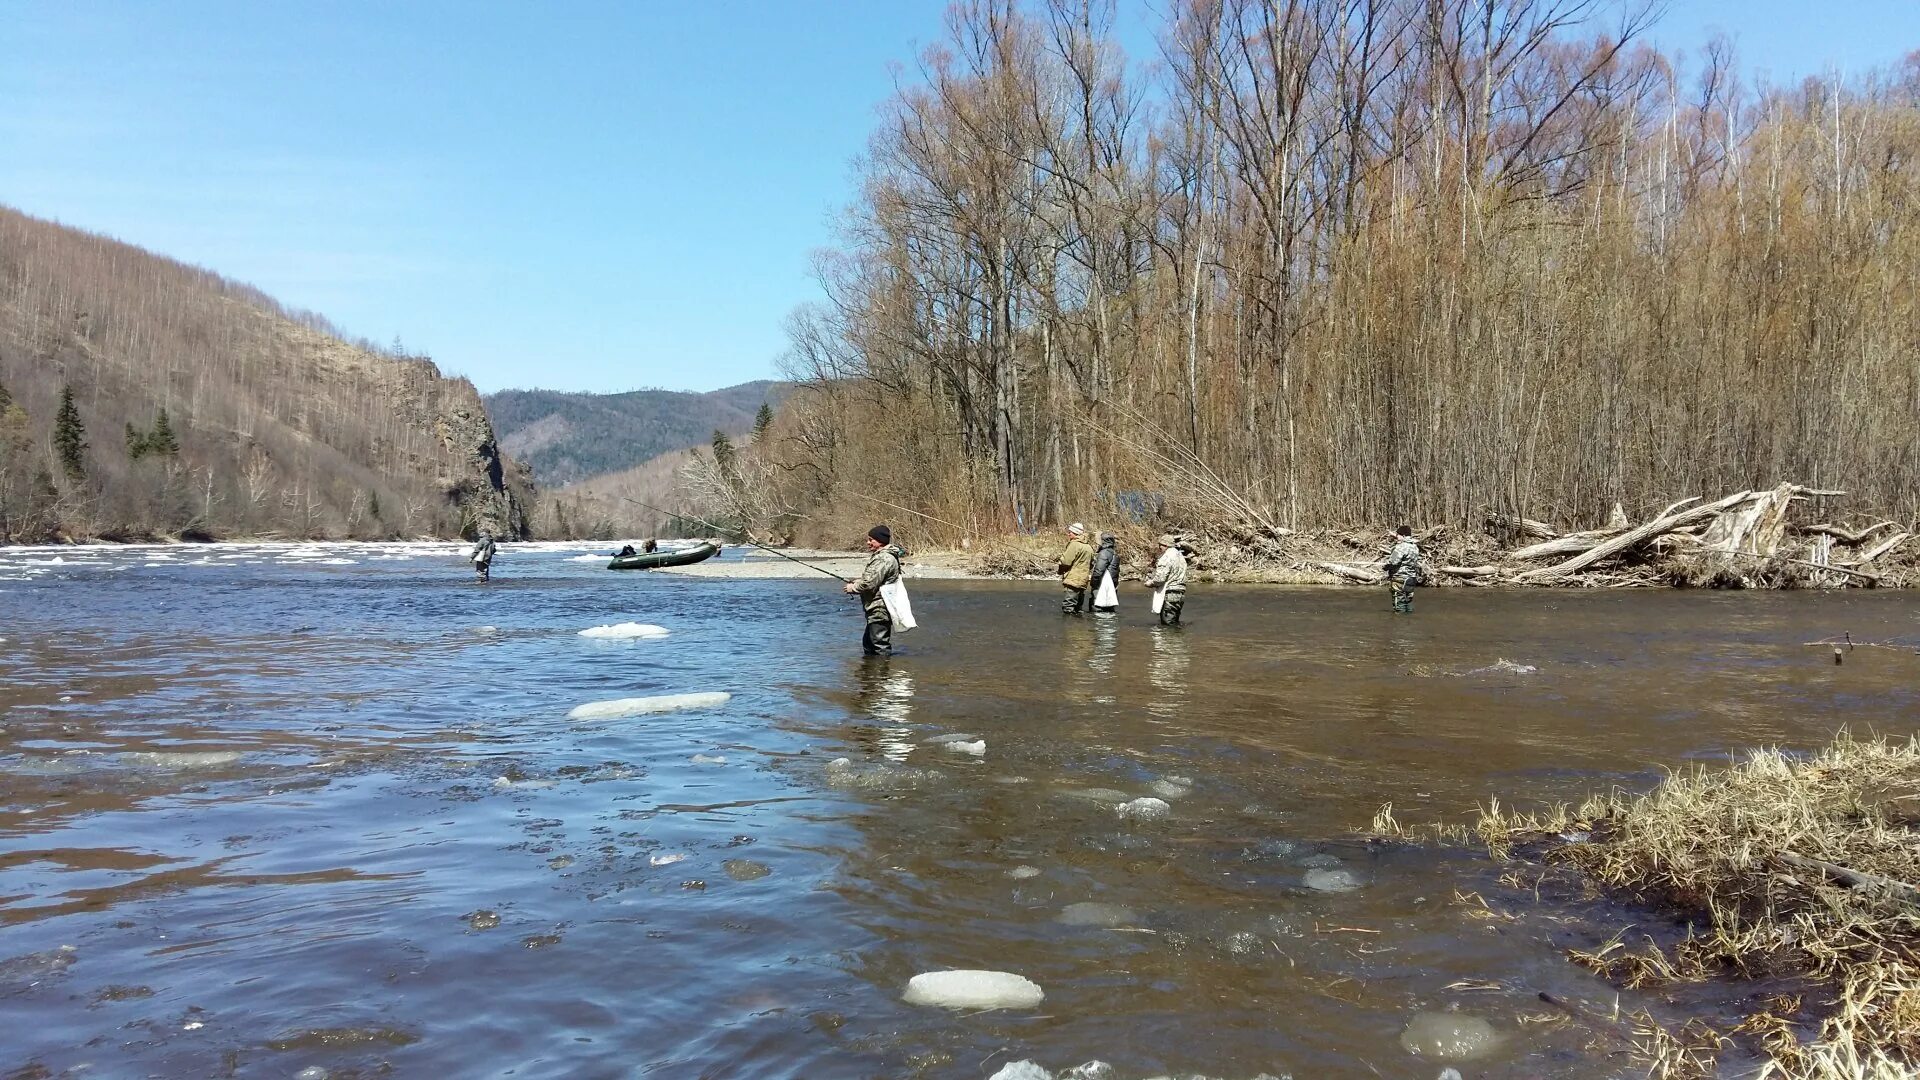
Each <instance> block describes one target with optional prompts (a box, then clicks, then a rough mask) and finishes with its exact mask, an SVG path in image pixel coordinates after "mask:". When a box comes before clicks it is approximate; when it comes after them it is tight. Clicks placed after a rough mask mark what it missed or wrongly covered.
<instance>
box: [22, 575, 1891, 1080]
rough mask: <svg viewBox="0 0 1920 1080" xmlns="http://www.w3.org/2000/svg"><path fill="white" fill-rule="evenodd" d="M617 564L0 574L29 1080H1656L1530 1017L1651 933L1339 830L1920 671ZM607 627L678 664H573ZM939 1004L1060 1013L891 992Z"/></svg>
mask: <svg viewBox="0 0 1920 1080" xmlns="http://www.w3.org/2000/svg"><path fill="white" fill-rule="evenodd" d="M590 550H591V548H590V547H587V546H582V545H572V546H568V545H547V546H543V547H541V548H539V549H524V548H519V547H517V546H510V547H508V548H505V549H503V551H502V554H501V556H500V558H499V561H497V562H496V564H495V580H494V583H493V584H492V585H490V586H487V587H484V588H482V587H478V586H475V585H472V584H470V583H469V578H470V572H469V571H468V570H467V568H466V567H465V566H464V564H463V562H462V557H461V551H460V549H459V548H457V547H456V546H453V545H424V544H423V545H299V546H292V545H281V546H264V545H256V546H220V547H210V548H185V547H175V548H166V549H159V548H142V549H126V550H104V549H80V550H74V549H66V550H61V551H57V552H56V551H51V550H22V549H0V710H3V711H0V1001H4V1008H5V1010H6V1016H7V1020H8V1023H7V1024H6V1025H4V1028H0V1071H10V1070H13V1069H18V1068H22V1067H25V1066H30V1065H37V1066H39V1067H40V1068H42V1069H44V1070H45V1071H46V1072H48V1073H51V1074H53V1075H59V1074H61V1073H63V1072H66V1071H69V1070H81V1069H82V1068H85V1069H86V1070H87V1071H89V1072H90V1073H91V1074H93V1075H163V1076H183V1077H184V1076H212V1075H241V1076H255V1075H258V1076H291V1075H294V1074H295V1073H297V1072H299V1071H300V1070H302V1069H306V1068H310V1067H319V1068H323V1069H327V1070H330V1073H331V1075H333V1076H335V1077H340V1076H348V1075H372V1074H375V1073H377V1072H380V1071H381V1070H382V1069H384V1068H391V1070H392V1071H393V1073H394V1074H396V1075H401V1076H406V1075H447V1076H473V1075H494V1074H508V1073H511V1074H512V1075H515V1076H522V1077H526V1076H615V1075H621V1076H625V1075H635V1074H650V1075H662V1076H675V1077H678V1076H713V1077H720V1076H728V1077H732V1076H752V1077H789V1076H793V1077H798V1076H808V1077H816V1076H835V1077H838V1076H849V1077H854V1076H876V1077H877V1076H926V1077H949V1076H951V1077H975V1076H980V1077H984V1076H988V1075H991V1074H992V1073H993V1072H994V1071H996V1070H997V1069H999V1068H1000V1067H1001V1066H1003V1065H1006V1064H1008V1063H1009V1062H1012V1061H1015V1060H1020V1059H1032V1060H1034V1061H1037V1062H1040V1063H1042V1064H1043V1065H1046V1066H1048V1067H1050V1068H1053V1069H1064V1068H1066V1067H1067V1066H1070V1065H1074V1064H1077V1063H1079V1062H1082V1061H1086V1060H1088V1059H1091V1058H1100V1059H1103V1060H1105V1061H1109V1062H1112V1063H1113V1064H1114V1066H1115V1068H1116V1074H1117V1075H1118V1076H1119V1077H1122V1078H1133V1077H1145V1076H1151V1075H1156V1074H1158V1073H1161V1072H1175V1073H1180V1074H1186V1073H1194V1072H1202V1073H1206V1074H1208V1075H1212V1076H1224V1077H1234V1078H1240V1077H1247V1076H1251V1075H1253V1074H1256V1073H1260V1072H1263V1071H1264V1072H1268V1073H1273V1074H1276V1075H1278V1074H1292V1075H1293V1076H1296V1077H1309V1076H1311V1077H1349V1076H1351V1077H1371V1076H1376V1075H1379V1076H1417V1077H1432V1076H1435V1075H1438V1073H1439V1071H1440V1069H1441V1068H1442V1067H1443V1066H1444V1065H1445V1064H1447V1063H1446V1062H1441V1061H1436V1060H1430V1059H1426V1058H1422V1057H1418V1056H1415V1054H1414V1053H1413V1052H1412V1051H1410V1050H1409V1049H1408V1046H1409V1045H1414V1046H1418V1045H1423V1043H1422V1042H1421V1040H1420V1038H1417V1037H1415V1038H1409V1039H1407V1040H1403V1039H1402V1034H1403V1032H1404V1031H1405V1030H1406V1029H1407V1026H1408V1023H1409V1021H1410V1020H1412V1019H1413V1018H1414V1017H1415V1016H1417V1015H1420V1014H1423V1013H1436V1012H1439V1013H1445V1012H1448V1011H1450V1010H1457V1011H1460V1012H1463V1013H1466V1014H1468V1015H1469V1016H1473V1017H1479V1018H1482V1019H1484V1020H1486V1021H1488V1022H1489V1023H1490V1024H1491V1025H1492V1028H1493V1030H1494V1031H1495V1033H1496V1034H1497V1036H1498V1038H1497V1040H1495V1041H1494V1042H1493V1044H1492V1049H1490V1050H1488V1051H1486V1052H1485V1054H1484V1056H1482V1057H1480V1058H1478V1059H1475V1060H1473V1061H1471V1062H1465V1063H1457V1064H1456V1067H1458V1068H1461V1069H1462V1071H1463V1073H1464V1074H1465V1075H1468V1076H1485V1077H1529V1076H1542V1075H1553V1076H1570V1077H1603V1076H1624V1075H1633V1074H1635V1070H1634V1069H1633V1068H1632V1067H1631V1065H1630V1063H1628V1062H1627V1061H1626V1060H1625V1058H1624V1057H1622V1056H1621V1055H1619V1054H1618V1050H1619V1049H1620V1048H1619V1046H1618V1045H1615V1044H1610V1043H1609V1042H1608V1041H1607V1040H1606V1039H1605V1038H1603V1037H1599V1036H1596V1034H1595V1031H1594V1030H1593V1029H1592V1028H1590V1027H1584V1026H1582V1025H1580V1024H1576V1023H1571V1022H1568V1021H1567V1020H1566V1018H1565V1017H1564V1016H1563V1015H1562V1016H1556V1015H1554V1011H1553V1010H1552V1009H1549V1008H1546V1007H1544V1006H1543V1005H1542V1004H1541V1002H1540V1001H1539V998H1538V995H1539V994H1540V993H1541V992H1542V991H1545V992H1549V993H1551V994H1554V995H1557V996H1559V997H1561V998H1566V999H1573V1000H1578V1001H1585V1002H1588V1003H1591V1004H1592V1005H1594V1006H1595V1007H1596V1008H1597V1009H1600V1010H1602V1011H1605V1010H1610V1009H1611V1008H1612V1006H1613V1002H1614V991H1613V990H1612V988H1610V987H1607V986H1605V985H1604V984H1602V983H1600V982H1598V981H1597V980H1595V979H1593V978H1592V977H1590V976H1588V975H1586V974H1584V973H1583V972H1582V971H1580V970H1579V969H1577V968H1575V967H1573V966H1572V965H1571V964H1569V963H1568V962H1567V961H1566V960H1564V959H1563V956H1562V952H1563V950H1564V949H1565V948H1566V947H1568V946H1569V945H1590V944H1592V943H1593V942H1596V941H1599V940H1602V939H1603V938H1604V937H1605V936H1607V935H1608V934H1610V933H1611V932H1612V930H1614V929H1617V928H1618V927H1619V926H1621V925H1625V924H1626V923H1627V922H1629V921H1631V919H1630V918H1628V917H1627V914H1625V913H1620V912H1609V911H1607V910H1606V909H1604V908H1601V907H1599V906H1597V905H1593V904H1591V903H1588V902H1585V901H1578V900H1566V901H1561V900H1556V899H1554V898H1552V897H1548V898H1547V899H1546V901H1544V902H1542V903H1534V902H1533V901H1532V896H1531V893H1530V892H1529V891H1528V889H1527V888H1526V885H1525V883H1524V882H1515V881H1513V880H1509V881H1507V882H1505V883H1502V882H1501V881H1500V873H1501V868H1500V867H1496V866H1492V865H1490V864H1489V863H1487V862H1486V860H1484V859H1482V858H1479V857H1477V856H1475V855H1473V854H1472V853H1468V852H1435V851H1422V850H1411V849H1405V848H1398V847H1385V846H1378V845H1369V844H1367V843H1365V842H1364V841H1362V840H1360V839H1358V838H1357V837H1356V835H1355V834H1356V831H1357V830H1358V829H1360V828H1362V827H1364V826H1365V825H1366V823H1367V822H1368V821H1369V820H1370V819H1371V818H1372V816H1373V814H1374V812H1375V810H1377V809H1378V808H1379V806H1380V805H1381V804H1382V803H1386V802H1389V801H1390V802H1392V803H1393V804H1394V806H1395V811H1396V813H1397V814H1398V815H1399V816H1400V817H1401V818H1402V819H1403V820H1428V819H1433V818H1437V817H1459V816H1462V815H1464V814H1466V813H1468V812H1469V811H1470V810H1471V809H1472V807H1473V806H1474V805H1475V804H1476V803H1478V802H1481V801H1483V800H1485V799H1486V798H1488V797H1489V796H1493V795H1498V796H1500V797H1501V798H1502V799H1503V800H1506V801H1514V800H1517V801H1519V802H1521V803H1523V804H1524V803H1527V802H1531V801H1535V800H1542V799H1549V798H1557V797H1573V796H1577V795H1579V794H1580V793H1582V792H1584V791H1585V790H1587V789H1589V788H1592V787H1596V786H1605V785H1610V784H1614V783H1624V784H1628V785H1645V784H1648V783H1651V782H1652V781H1653V780H1655V779H1657V777H1658V775H1659V770H1660V769H1662V768H1664V767H1668V766H1675V765H1684V764H1686V763H1689V762H1711V761H1716V760H1722V759H1724V757H1725V755H1726V754H1727V753H1728V752H1729V751H1730V750H1733V749H1736V748H1739V747H1745V746H1751V745H1755V744H1779V745H1784V746H1789V747H1812V746H1814V745H1816V744H1818V743H1820V742H1823V741H1824V740H1825V739H1826V738H1827V737H1828V736H1829V735H1830V734H1831V732H1832V730H1833V729H1834V728H1835V727H1837V726H1840V725H1842V724H1848V725H1852V726H1853V727H1854V728H1855V729H1856V730H1865V729H1869V728H1875V729H1879V730H1887V731H1899V732H1906V731H1911V730H1913V728H1914V724H1915V718H1916V717H1917V716H1920V689H1917V688H1920V680H1916V679H1915V677H1914V676H1915V674H1916V672H1917V671H1920V656H1913V655H1909V654H1905V653H1899V652H1893V651H1888V650H1878V649H1862V650H1859V651H1858V652H1855V653H1852V654H1849V655H1848V657H1847V658H1846V660H1847V662H1846V663H1845V664H1844V665H1842V666H1838V667H1836V666H1835V665H1834V664H1833V663H1832V657H1831V654H1830V652H1828V651H1827V650H1823V649H1812V648H1805V647H1802V645H1801V643H1802V642H1804V641H1809V640H1814V639H1816V638H1821V637H1825V636H1827V635H1830V634H1837V633H1839V632H1841V631H1851V632H1852V633H1853V635H1854V637H1855V638H1856V639H1861V640H1875V639H1888V638H1906V639H1909V640H1912V639H1913V638H1914V637H1915V635H1916V633H1920V625H1917V624H1916V620H1915V611H1916V605H1915V602H1914V600H1913V599H1912V598H1910V597H1908V596H1906V595H1903V594H1899V593H1884V594H1876V593H1847V594H1836V595H1817V594H1811V593H1806V594H1799V593H1783V594H1758V593H1756V594H1721V593H1650V592H1633V593H1622V592H1613V591H1606V592H1493V591H1469V590H1441V591H1426V592H1423V593H1421V595H1420V597H1419V608H1420V610H1419V612H1418V613H1417V614H1416V615H1414V616H1413V617H1411V618H1396V617H1394V616H1392V615H1391V614H1390V613H1388V612H1387V611H1385V610H1384V608H1385V607H1386V603H1385V601H1386V597H1385V596H1384V594H1382V593H1377V592H1376V591H1374V590H1360V589H1332V590H1320V589H1282V588H1264V589H1260V588H1239V589H1229V588H1215V587H1207V586H1205V585H1201V586H1198V587H1196V589H1195V591H1194V593H1193V595H1192V598H1191V600H1190V602H1189V605H1188V608H1187V615H1188V619H1189V623H1190V624H1189V625H1188V626H1187V627H1185V628H1183V629H1181V630H1178V631H1162V630H1158V629H1155V628H1152V627H1151V626H1149V625H1147V623H1148V616H1147V615H1146V610H1145V608H1146V605H1145V603H1144V599H1145V597H1144V594H1142V593H1141V592H1140V591H1138V590H1137V589H1136V590H1130V591H1129V592H1128V593H1127V594H1125V595H1124V596H1123V602H1124V603H1125V604H1126V606H1124V607H1123V608H1122V613H1121V615H1120V616H1119V617H1118V618H1111V619H1110V618H1096V617H1086V618H1082V619H1078V620H1068V619H1063V618H1062V617H1061V616H1060V615H1059V614H1058V610H1057V597H1056V596H1055V590H1054V589H1053V588H1052V587H1050V586H1049V585H1047V584H1045V583H1006V582H952V583H948V582H925V583H917V584H916V585H915V587H914V591H915V594H916V595H915V611H916V614H917V615H919V616H920V619H921V623H922V626H921V629H919V630H916V631H914V632H912V633H910V634H906V635H903V636H902V637H901V639H900V641H901V644H902V646H903V653H902V655H900V656H898V657H896V658H895V659H894V660H892V661H891V662H890V663H871V662H864V661H862V660H861V659H860V658H859V657H858V656H857V655H855V654H856V653H857V650H858V637H859V631H860V627H859V625H858V622H857V616H856V615H855V613H854V610H853V606H852V604H851V602H850V601H849V600H847V599H846V598H844V597H842V596H840V595H838V594H837V593H836V592H835V591H833V589H832V588H831V586H830V585H826V584H824V583H823V584H816V583H814V582H810V581H783V580H765V579H760V580H747V581H728V580H718V579H692V578H681V577H671V576H665V575H654V574H609V573H606V572H605V571H603V570H601V569H599V567H598V566H597V565H596V564H594V563H590V562H583V561H575V558H576V557H577V556H579V555H581V554H583V553H586V552H588V551H590ZM162 556H165V557H162ZM725 557H728V558H732V557H736V556H735V553H733V552H729V553H728V554H727V556H725ZM56 559H57V560H58V561H57V562H56V561H55V560H56ZM623 622H640V623H646V624H654V625H659V626H662V627H665V628H667V629H668V630H669V631H671V636H670V637H667V638H664V639H653V640H647V639H633V640H596V639H593V638H583V637H581V636H580V631H581V630H583V629H587V628H590V627H595V626H604V625H610V624H617V623H623ZM1502 661H1505V663H1502ZM1529 669H1530V670H1529ZM713 691H718V692H728V693H731V694H732V695H733V697H732V699H731V700H730V701H728V702H727V703H726V704H724V705H722V706H719V707H717V708H704V709H692V710H688V711H680V712H669V713H659V714H653V715H640V716H631V717H625V718H621V719H612V720H604V721H579V720H570V719H568V718H567V714H568V712H569V710H571V709H573V708H575V707H576V706H579V705H582V704H585V703H589V702H596V701H605V700H609V699H616V698H634V697H654V696H660V695H669V694H686V693H702V692H713ZM948 735H966V736H968V737H969V738H968V739H967V740H966V741H981V742H984V743H985V747H984V753H983V754H982V755H981V756H975V755H973V754H971V753H962V752H956V751H954V750H953V749H950V748H949V747H948V746H947V745H945V744H944V743H943V742H942V741H941V737H942V736H948ZM236 755H237V756H236ZM843 758H844V759H846V760H845V764H840V765H836V764H834V763H835V762H836V761H837V760H838V759H843ZM1140 798H1156V799H1161V800H1164V801H1165V803H1166V804H1167V806H1168V808H1169V809H1168V812H1167V814H1166V816H1165V817H1157V816H1152V815H1148V816H1144V817H1143V816H1137V815H1129V814H1124V813H1123V811H1122V810H1121V809H1120V808H1121V807H1123V806H1124V805H1126V804H1129V803H1131V802H1132V801H1133V800H1135V799H1140ZM676 856H678V857H676ZM1310 876H1311V880H1310ZM1333 883H1337V884H1338V885H1339V886H1340V887H1339V888H1338V889H1327V888H1325V886H1327V885H1329V884H1333ZM1482 900H1484V901H1485V904H1484V905H1483V904H1482V903H1481V901H1482ZM1593 916H1599V917H1600V922H1599V923H1592V922H1589V921H1588V920H1589V918H1590V917H1593ZM1608 919H1611V920H1612V922H1611V923H1607V921H1606V920H1608ZM1603 924H1604V925H1603ZM947 968H968V969H972V968H979V969H991V970H1000V971H1008V972H1012V973H1015V974H1018V975H1020V976H1023V977H1025V978H1027V979H1031V980H1032V981H1033V982H1035V983H1038V984H1039V985H1040V987H1041V988H1042V989H1043V990H1044V993H1045V999H1044V1001H1043V1002H1042V1004H1041V1005H1039V1006H1038V1007H1037V1008H1026V1009H1018V1010H1007V1011H994V1012H982V1013H967V1012H952V1011H948V1010H946V1009H942V1008H931V1007H922V1006H913V1005H908V1004H905V1003H904V1002H902V1000H901V995H902V993H903V991H904V990H905V987H906V985H907V983H908V980H909V979H911V978H912V977H913V976H914V975H916V974H919V973H922V972H928V971H936V970H941V969H947ZM1700 1004H1701V1001H1700V999H1698V998H1696V999H1692V1000H1674V1001H1664V1000H1661V999H1658V998H1648V997H1636V996H1635V995H1631V994H1629V995H1625V996H1624V997H1623V998H1622V999H1621V1005H1622V1007H1623V1008H1627V1009H1634V1008H1648V1009H1652V1010H1653V1011H1655V1012H1656V1013H1657V1014H1662V1015H1674V1014H1677V1013H1679V1012H1682V1011H1684V1010H1686V1009H1689V1008H1694V1007H1699V1006H1700ZM1422 1022H1423V1023H1428V1024H1431V1023H1432V1021H1422ZM1416 1034H1417V1033H1416Z"/></svg>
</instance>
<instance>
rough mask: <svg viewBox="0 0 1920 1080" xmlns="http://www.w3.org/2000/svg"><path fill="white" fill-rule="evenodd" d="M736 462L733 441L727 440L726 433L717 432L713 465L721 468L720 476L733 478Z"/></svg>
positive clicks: (714, 437)
mask: <svg viewBox="0 0 1920 1080" xmlns="http://www.w3.org/2000/svg"><path fill="white" fill-rule="evenodd" d="M736 460H737V456H736V455H735V453H734V449H733V440H732V439H729V438H727V433H726V432H724V431H719V430H715V431H714V433H713V463H714V464H715V465H718V466H720V475H721V476H732V475H733V474H734V464H735V461H736Z"/></svg>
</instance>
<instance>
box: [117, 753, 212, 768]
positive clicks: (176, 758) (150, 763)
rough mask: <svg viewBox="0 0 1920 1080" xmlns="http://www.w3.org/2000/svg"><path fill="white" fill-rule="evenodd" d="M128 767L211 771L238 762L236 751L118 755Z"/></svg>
mask: <svg viewBox="0 0 1920 1080" xmlns="http://www.w3.org/2000/svg"><path fill="white" fill-rule="evenodd" d="M118 756H119V758H120V760H121V761H123V762H126V763H127V764H128V765H145V766H147V767H149V768H154V769H212V768H216V767H218V766H221V765H231V764H233V763H234V762H236V761H239V760H240V753H239V751H237V750H207V751H201V752H198V753H193V752H179V753H172V752H166V751H157V750H156V751H149V750H137V751H130V752H128V753H124V754H120V755H118Z"/></svg>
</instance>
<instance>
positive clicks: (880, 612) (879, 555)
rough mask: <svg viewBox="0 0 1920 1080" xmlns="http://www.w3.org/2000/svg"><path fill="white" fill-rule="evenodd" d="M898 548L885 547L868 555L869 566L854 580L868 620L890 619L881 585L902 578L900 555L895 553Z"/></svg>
mask: <svg viewBox="0 0 1920 1080" xmlns="http://www.w3.org/2000/svg"><path fill="white" fill-rule="evenodd" d="M898 550H899V549H898V548H892V547H883V548H881V549H880V550H879V551H876V552H874V553H873V554H872V555H869V556H867V568H866V569H865V570H864V571H862V572H861V574H860V580H859V581H856V582H854V589H855V590H856V591H857V593H858V595H859V597H860V606H861V607H862V608H865V609H866V612H867V621H868V622H886V621H890V617H889V616H888V615H887V602H886V601H885V600H882V599H881V598H880V587H881V586H882V585H890V584H892V583H893V582H896V581H899V580H900V556H899V555H896V554H894V553H895V552H896V551H898Z"/></svg>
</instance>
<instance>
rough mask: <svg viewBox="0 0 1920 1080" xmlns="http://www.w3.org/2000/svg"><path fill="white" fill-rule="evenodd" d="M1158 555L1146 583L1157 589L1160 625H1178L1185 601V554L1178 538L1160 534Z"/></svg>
mask: <svg viewBox="0 0 1920 1080" xmlns="http://www.w3.org/2000/svg"><path fill="white" fill-rule="evenodd" d="M1159 547H1160V557H1159V558H1158V559H1156V560H1154V563H1153V577H1152V578H1151V579H1149V580H1148V581H1147V584H1149V585H1151V586H1153V587H1154V588H1155V589H1157V590H1159V592H1160V594H1161V598H1160V625H1161V626H1179V625H1180V609H1181V608H1183V607H1185V606H1186V603H1187V556H1186V553H1184V552H1182V551H1181V550H1180V540H1179V538H1178V537H1176V536H1173V535H1171V534H1162V535H1161V537H1160V541H1159Z"/></svg>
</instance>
